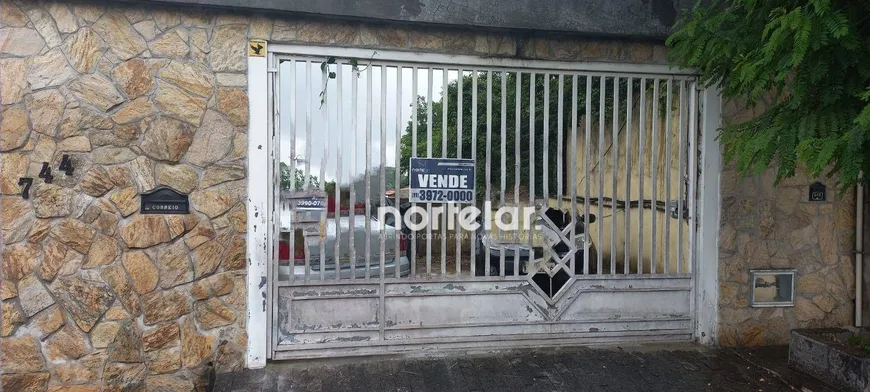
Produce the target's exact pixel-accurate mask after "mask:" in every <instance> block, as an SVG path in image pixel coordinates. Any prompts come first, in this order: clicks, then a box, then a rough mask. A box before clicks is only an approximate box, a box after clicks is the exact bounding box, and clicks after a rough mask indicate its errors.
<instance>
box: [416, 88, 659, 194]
mask: <svg viewBox="0 0 870 392" xmlns="http://www.w3.org/2000/svg"><path fill="white" fill-rule="evenodd" d="M477 76H478V82H477V91H473V88H474V85H473V75H470V74H467V75H464V76H463V78H462V142H461V144H462V157H461V158H471V152H472V148H473V146H474V144H473V141H474V140H473V137H472V136H473V135H472V112H473V106H472V97H473V95H474V94H477V130H476V135H477V139H476V150H477V151H476V152H477V167H476V169H477V172H476V174H475V177H476V182H477V192H478V199H481V198H482V195H483V194H484V192H485V189H486V153H487V149H486V143H487V103H486V102H487V101H486V99H487V98H486V91H487V77H488V74H487V73H485V72H481V73H478V75H477ZM502 78H506V91H505V92H504V93H505V95H506V96H505V102H506V104H505V120H506V124H505V128H506V132H505V138H504V139H505V140H504V142H505V152H506V156H505V160H506V163H507V164H506V167H505V175H506V178H505V190H506V191H510V190H511V189H513V188H514V184H515V183H516V180H517V171H516V169H517V168H516V167H515V165H514V164H515V156H516V148H517V145H519V152H520V154H519V155H520V162H519V167H518V168H519V183H520V185H521V186H522V187H527V186H528V184H529V175H530V173H531V172H530V170H529V167H530V162H529V161H530V159H531V154H530V153H529V152H530V147H531V144H532V143H531V141H530V134H529V133H530V132H529V131H530V128H529V120H530V115H531V112H530V110H529V108H530V107H531V96H530V94H529V91H530V87H531V86H530V85H531V83H532V81H531V78H530V77H529V74H523V75H522V78H521V81H520V82H521V86H520V88H521V94H520V106H521V107H520V120H519V128H518V127H517V119H516V100H517V93H516V88H517V82H516V74H515V73H507V74H506V75H505V74H503V73H502V72H493V73H492V117H491V120H492V121H491V138H490V149H489V151H490V176H491V181H490V184H491V186H490V190H491V192H493V195H495V193H496V192H498V190H499V189H500V186H501V174H502V173H501V159H502V156H501V143H502V137H501V128H502V105H501V100H502V93H503V92H502ZM545 83H549V85H550V86H549V89H550V91H549V93H550V98H549V102H550V105H549V109H550V111H549V115H548V120H549V121H548V124H547V125H548V130H547V132H548V135H547V138H548V140H547V142H548V145H547V146H546V148H547V150H548V154H549V159H548V161H547V162H546V163H545V162H544V161H543V156H544V154H543V151H544V148H545V145H544V132H545V131H544V120H545V115H544V93H545V91H544V84H545ZM572 83H573V82H572V79H571V78H570V77H566V78H564V80H563V92H562V100H563V102H562V128H561V132H562V138H563V143H562V145H561V146H560V145H559V133H560V128H559V115H558V107H559V77H558V76H556V75H551V76H550V78H549V79H547V78H545V76H544V75H540V74H539V75H536V77H535V134H534V138H535V140H534V150H535V151H534V156H535V162H533V164H534V167H535V178H534V180H535V194H536V195H537V196H541V195H543V179H544V177H543V175H542V174H543V170H544V167H545V164H546V167H547V173H548V178H549V182H548V185H549V189H548V194H549V195H555V194H556V192H557V181H556V176H557V173H558V171H557V164H558V161H557V158H556V156H557V152H558V150H559V149H560V148H562V156H563V159H564V161H563V168H567V167H568V163H569V162H567V160H568V158H567V157H568V156H569V155H568V154H569V151H568V148H570V134H571V129H572V113H571V110H572V105H573V104H574V103H573V99H574V98H573V94H572V90H573V85H572ZM605 86H606V88H605V97H607V99H606V102H605V107H604V109H605V113H607V116H608V117H609V116H611V115H612V107H613V99H612V96H613V95H612V94H613V79H612V78H607V79H605ZM619 88H620V99H621V101H622V102H621V103H620V109H621V110H622V114H621V115H620V118H623V119H624V118H625V108H626V107H627V105H626V104H625V103H626V102H625V97H626V91H627V88H628V87H627V83H626V82H625V79H622V82H621V84H620V87H619ZM633 88H634V91H635V92H636V94H637V92H638V91H640V81H639V80H635V85H634V87H633ZM649 88H650V89H651V88H652V84H651V83H650V85H649ZM591 90H592V91H591V95H590V99H589V102H590V103H592V107H591V108H590V109H591V111H592V114H593V117H594V118H597V116H598V113H599V110H600V109H601V108H600V105H599V104H598V102H599V97H600V95H599V94H600V91H599V90H600V79H599V78H597V77H595V78H593V79H592V89H591ZM458 91H459V83H458V80H453V81H451V82H449V83H448V85H447V96H448V101H447V103H448V105H447V132H446V137H447V139H446V144H447V154H446V155H442V152H443V143H444V134H443V132H442V125H443V113H444V111H443V108H444V104H443V98H439V99H438V100H433V102H432V157H436V158H440V157H447V158H456V157H457V155H458V154H457V152H458V144H459V143H458V139H459V132H458V130H457V126H458V110H457V108H458V105H457V104H458V102H457V92H458ZM637 96H639V94H637ZM576 98H577V103H578V104H577V116H578V121H579V119H580V118H581V117H582V116H584V115H585V113H586V106H585V102H586V78H585V77H580V78H578V86H577V97H576ZM664 98H665V95H664V91H663V92H662V95H661V99H662V101H663V100H664ZM416 105H417V118H416V121H417V138H416V139H417V151H416V156H418V157H426V156H428V155H427V146H428V135H427V128H428V118H427V102H426V99H425V98H424V97H422V96H421V97H418V98H417V102H416ZM660 106H661V107H662V108H664V105H660ZM413 121H414V119H411V120H409V121H408V125H407V126H406V128H405V132H404V133H403V134H402V137H401V140H400V142H399V143H400V149H401V168H400V169H401V178H402V181H403V184H402V186H407V181H408V165H409V164H410V157H411V156H412V155H413V132H412V126H413V123H412V122H413ZM583 126H584V125H583V124H578V129H582V127H583ZM517 131H519V133H518V132H517ZM517 141H519V143H518V144H517ZM562 175H563V178H562V181H563V184H567V181H568V178H569V177H568V176H569V174H568V170H562ZM566 188H567V186H566ZM495 200H498V198H497V197H496V198H495Z"/></svg>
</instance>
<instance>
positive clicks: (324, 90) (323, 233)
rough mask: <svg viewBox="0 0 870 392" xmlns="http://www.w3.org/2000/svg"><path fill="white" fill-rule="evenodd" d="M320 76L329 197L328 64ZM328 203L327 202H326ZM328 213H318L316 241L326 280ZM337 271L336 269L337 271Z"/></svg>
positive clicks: (322, 179) (323, 161) (323, 169)
mask: <svg viewBox="0 0 870 392" xmlns="http://www.w3.org/2000/svg"><path fill="white" fill-rule="evenodd" d="M320 77H321V79H322V84H321V87H320V88H321V89H322V90H321V93H322V94H323V104H322V105H321V108H320V112H321V113H322V115H323V125H324V128H325V129H324V131H325V133H326V142H325V143H324V144H323V156H322V157H321V158H320V192H322V194H323V195H325V196H326V197H327V198H328V197H329V195H328V194H326V163H327V162H328V161H329V133H330V126H329V125H330V124H329V92H328V91H327V86H329V83H328V81H329V64H326V67H324V68H323V71H322V72H321V73H320ZM309 143H310V142H309ZM327 205H328V203H327ZM327 215H329V208H328V207H327V209H326V211H323V212H322V213H321V214H320V230H321V231H320V241H318V245H319V246H320V280H321V281H324V280H326V238H327V237H328V236H329V233H327V231H328V230H327V228H326V216H327ZM337 272H338V271H337Z"/></svg>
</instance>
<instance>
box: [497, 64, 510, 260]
mask: <svg viewBox="0 0 870 392" xmlns="http://www.w3.org/2000/svg"><path fill="white" fill-rule="evenodd" d="M507 78H508V72H507V71H501V92H500V94H499V95H501V137H500V141H501V185H500V187H499V193H498V196H499V205H498V206H499V207H504V206H505V204H504V200H505V197H504V196H505V195H504V193H505V187H506V184H507ZM498 239H499V241H498V243H499V249H498V250H499V264H498V267H499V270H498V275H499V276H505V271H504V264H505V256H504V232H503V231H502V230H501V229H499V231H498Z"/></svg>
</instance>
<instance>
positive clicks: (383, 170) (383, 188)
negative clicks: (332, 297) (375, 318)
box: [378, 65, 387, 324]
mask: <svg viewBox="0 0 870 392" xmlns="http://www.w3.org/2000/svg"><path fill="white" fill-rule="evenodd" d="M380 125H381V140H380V146H379V148H378V149H379V150H381V162H380V163H381V164H380V173H379V175H378V177H380V178H381V184H380V187H379V188H378V189H379V191H378V193H380V194H381V201H380V203H381V204H380V207H381V208H383V207H384V206H385V205H387V66H386V65H382V66H381V124H380ZM384 216H386V215H384ZM378 224H379V225H381V232H380V233H379V235H378V237H379V238H380V240H381V251H380V252H379V253H380V255H379V256H380V259H381V260H380V261H381V269H380V270H379V271H380V272H379V273H378V275H380V278H381V282H383V281H384V277H385V276H386V275H387V274H386V267H385V264H386V248H387V237H386V236H385V235H384V234H385V233H386V226H385V225H384V222H378ZM382 292H383V291H382ZM381 320H383V319H381ZM382 324H383V323H382Z"/></svg>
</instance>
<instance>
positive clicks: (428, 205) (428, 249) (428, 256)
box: [426, 67, 433, 275]
mask: <svg viewBox="0 0 870 392" xmlns="http://www.w3.org/2000/svg"><path fill="white" fill-rule="evenodd" d="M432 79H433V75H432V68H431V67H430V68H429V69H428V72H427V79H426V86H427V88H426V158H432ZM426 214H427V215H428V216H429V219H428V222H429V224H428V225H426V274H427V275H431V274H432V203H426Z"/></svg>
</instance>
